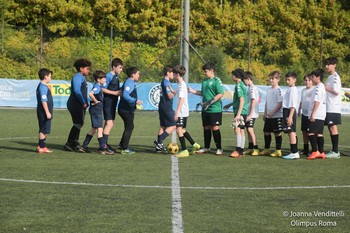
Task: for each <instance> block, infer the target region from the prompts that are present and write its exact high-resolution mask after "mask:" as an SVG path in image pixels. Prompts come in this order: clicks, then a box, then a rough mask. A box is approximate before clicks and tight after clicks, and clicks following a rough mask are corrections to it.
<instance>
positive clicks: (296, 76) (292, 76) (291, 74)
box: [286, 71, 298, 79]
mask: <svg viewBox="0 0 350 233" xmlns="http://www.w3.org/2000/svg"><path fill="white" fill-rule="evenodd" d="M289 77H291V78H294V79H297V78H298V75H297V74H296V73H295V72H294V71H289V72H288V73H287V74H286V78H289Z"/></svg>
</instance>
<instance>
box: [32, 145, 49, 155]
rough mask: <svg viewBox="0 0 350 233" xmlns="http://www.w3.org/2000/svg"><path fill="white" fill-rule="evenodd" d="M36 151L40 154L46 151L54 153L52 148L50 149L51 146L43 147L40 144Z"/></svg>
mask: <svg viewBox="0 0 350 233" xmlns="http://www.w3.org/2000/svg"><path fill="white" fill-rule="evenodd" d="M36 152H38V153H39V154H44V153H52V150H49V148H47V147H44V148H41V147H40V146H38V147H37V148H36Z"/></svg>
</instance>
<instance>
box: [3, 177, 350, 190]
mask: <svg viewBox="0 0 350 233" xmlns="http://www.w3.org/2000/svg"><path fill="white" fill-rule="evenodd" d="M0 181H4V182H17V183H34V184H56V185H75V186H97V187H121V188H154V189H172V188H173V187H172V186H165V185H130V184H96V183H81V182H59V181H43V180H22V179H9V178H0ZM180 188H181V189H193V190H290V189H344V188H350V185H321V186H276V187H272V186H271V187H204V186H181V187H180Z"/></svg>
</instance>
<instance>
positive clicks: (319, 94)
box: [224, 57, 342, 160]
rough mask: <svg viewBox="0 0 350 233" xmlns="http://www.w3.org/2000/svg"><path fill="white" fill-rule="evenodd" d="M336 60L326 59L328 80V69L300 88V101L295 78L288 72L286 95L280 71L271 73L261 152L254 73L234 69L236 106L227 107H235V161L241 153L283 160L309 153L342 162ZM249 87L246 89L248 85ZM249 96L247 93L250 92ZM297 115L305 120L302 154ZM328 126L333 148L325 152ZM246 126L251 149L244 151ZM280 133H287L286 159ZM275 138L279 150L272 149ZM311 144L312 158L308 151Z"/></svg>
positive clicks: (311, 76) (317, 72)
mask: <svg viewBox="0 0 350 233" xmlns="http://www.w3.org/2000/svg"><path fill="white" fill-rule="evenodd" d="M336 64H337V59H336V58H335V57H330V58H327V59H326V60H325V68H326V70H327V72H328V73H329V77H328V79H327V80H326V82H325V83H323V79H324V76H325V71H324V70H323V69H321V68H319V69H316V70H314V71H312V72H311V73H310V74H307V75H305V77H304V84H305V86H306V87H305V88H304V89H303V90H302V96H301V101H300V102H298V91H297V88H296V86H295V84H296V81H297V74H296V73H294V72H288V73H287V74H286V75H285V78H286V83H287V84H288V89H287V91H286V93H285V94H284V95H283V93H282V90H281V88H280V87H279V82H280V80H281V73H280V72H279V71H273V72H271V73H270V74H269V81H270V84H271V87H270V88H269V89H268V90H267V93H266V103H265V109H264V114H263V120H264V129H263V131H264V142H265V146H264V149H263V150H262V151H259V149H258V146H257V144H256V137H255V134H254V130H253V127H254V121H255V119H256V118H257V117H258V108H257V105H258V98H259V97H258V92H257V89H256V87H255V86H254V85H253V83H252V74H251V73H250V72H244V71H243V70H242V69H235V70H233V71H232V79H233V81H234V82H235V83H236V86H235V92H234V97H233V103H232V104H229V105H226V106H224V108H229V107H230V106H231V105H232V106H233V112H234V119H233V124H232V125H233V128H234V131H235V133H236V138H237V147H236V150H235V151H233V152H232V153H231V155H230V156H231V157H233V158H239V157H241V156H243V155H253V156H258V155H269V156H272V157H282V158H283V159H299V158H300V155H305V156H306V157H307V159H308V160H313V159H325V158H340V152H339V149H338V143H339V133H338V128H337V125H340V124H341V101H342V100H341V80H340V77H339V75H338V73H337V72H336ZM243 83H244V84H245V85H247V86H248V90H246V88H245V86H244V84H243ZM247 92H248V93H247ZM297 115H299V116H301V130H302V132H303V144H304V145H303V150H302V151H301V152H299V150H298V137H297V134H296V130H297V129H296V120H297ZM325 125H326V126H327V127H328V130H329V133H330V138H331V141H332V149H331V150H330V151H329V152H328V153H325V151H324V137H323V129H324V126H325ZM245 127H246V128H247V131H248V138H249V147H248V150H246V151H243V148H244V142H245V137H244V128H245ZM282 132H284V133H286V134H288V136H289V143H290V153H289V154H287V155H284V156H282V151H281V146H282ZM271 134H274V136H275V141H276V147H275V150H271V147H270V146H271V141H272V136H271ZM309 144H311V154H310V151H309Z"/></svg>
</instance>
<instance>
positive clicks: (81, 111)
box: [67, 101, 86, 125]
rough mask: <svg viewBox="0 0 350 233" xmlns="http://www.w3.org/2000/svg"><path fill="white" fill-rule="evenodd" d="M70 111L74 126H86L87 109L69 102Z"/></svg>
mask: <svg viewBox="0 0 350 233" xmlns="http://www.w3.org/2000/svg"><path fill="white" fill-rule="evenodd" d="M67 108H68V111H69V113H70V115H71V117H72V121H73V124H79V125H84V120H85V114H86V109H85V108H83V106H82V105H81V104H77V103H74V102H70V101H68V102H67Z"/></svg>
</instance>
